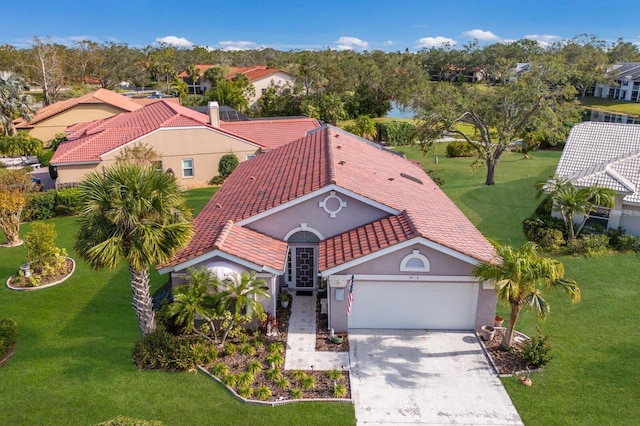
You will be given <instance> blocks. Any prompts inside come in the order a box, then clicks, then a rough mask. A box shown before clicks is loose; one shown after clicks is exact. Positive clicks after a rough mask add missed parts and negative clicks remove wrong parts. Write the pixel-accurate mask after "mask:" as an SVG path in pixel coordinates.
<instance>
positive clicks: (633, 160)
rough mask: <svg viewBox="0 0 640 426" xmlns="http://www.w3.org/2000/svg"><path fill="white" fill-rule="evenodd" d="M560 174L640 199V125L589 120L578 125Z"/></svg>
mask: <svg viewBox="0 0 640 426" xmlns="http://www.w3.org/2000/svg"><path fill="white" fill-rule="evenodd" d="M556 174H557V175H558V176H561V177H565V178H570V179H571V180H572V181H573V182H574V184H576V185H578V186H591V185H598V186H604V187H607V188H611V189H613V190H615V191H618V192H620V193H623V194H627V195H626V196H625V197H624V201H625V202H630V203H640V192H636V186H637V185H638V183H640V125H639V124H619V123H603V122H594V121H588V122H584V123H580V124H577V125H575V126H574V127H573V128H572V129H571V132H570V133H569V137H568V138H567V143H566V144H565V146H564V149H563V151H562V155H561V156H560V161H559V162H558V167H557V168H556Z"/></svg>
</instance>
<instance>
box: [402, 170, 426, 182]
mask: <svg viewBox="0 0 640 426" xmlns="http://www.w3.org/2000/svg"><path fill="white" fill-rule="evenodd" d="M400 176H402V177H403V178H405V179H409V180H411V181H413V182H416V183H419V184H420V185H424V184H423V183H422V181H421V180H420V179H418V178H417V177H413V176H411V175H408V174H406V173H400Z"/></svg>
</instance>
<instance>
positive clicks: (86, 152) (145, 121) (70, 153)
mask: <svg viewBox="0 0 640 426" xmlns="http://www.w3.org/2000/svg"><path fill="white" fill-rule="evenodd" d="M208 123H209V116H207V115H205V114H201V113H199V112H196V111H193V110H191V109H189V108H185V107H183V106H180V105H177V104H175V103H172V102H171V103H170V102H166V101H163V100H159V101H158V102H154V103H152V104H149V105H147V106H145V107H141V108H140V109H138V110H136V111H133V112H129V113H123V114H119V115H117V116H114V117H110V118H107V119H103V120H96V121H93V122H90V123H78V124H76V125H74V126H71V127H70V128H69V129H68V139H69V140H68V141H67V142H65V143H63V144H62V145H60V147H59V148H58V150H57V151H56V152H55V154H54V156H53V158H52V159H51V163H52V164H68V163H83V162H98V161H101V160H100V156H101V155H103V154H105V153H107V152H109V151H112V150H113V149H116V148H118V147H120V146H122V145H124V144H126V143H128V142H131V141H132V140H134V139H137V138H139V137H141V136H143V135H146V134H148V133H150V132H152V131H154V130H157V129H159V128H163V127H193V126H203V125H204V126H208V127H211V126H210V125H209V124H208ZM218 130H219V131H221V132H225V133H229V132H226V131H224V130H222V129H218ZM233 136H235V135H233Z"/></svg>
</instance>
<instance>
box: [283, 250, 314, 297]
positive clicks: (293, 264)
mask: <svg viewBox="0 0 640 426" xmlns="http://www.w3.org/2000/svg"><path fill="white" fill-rule="evenodd" d="M294 244H295V245H292V246H289V250H290V252H291V269H292V271H291V282H287V281H286V276H285V282H286V283H287V285H288V286H289V288H291V289H295V290H315V289H316V288H317V287H318V285H317V279H316V277H317V276H318V256H319V253H320V250H319V248H318V244H317V243H311V244H308V243H299V244H298V243H294ZM299 248H304V249H309V248H310V249H312V250H313V271H312V274H311V275H312V277H313V283H312V284H313V285H312V286H311V287H298V286H297V285H296V281H297V277H296V273H295V271H296V268H297V264H296V249H299Z"/></svg>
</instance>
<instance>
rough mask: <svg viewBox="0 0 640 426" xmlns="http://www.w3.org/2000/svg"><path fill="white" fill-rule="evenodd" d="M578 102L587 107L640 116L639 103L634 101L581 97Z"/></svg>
mask: <svg viewBox="0 0 640 426" xmlns="http://www.w3.org/2000/svg"><path fill="white" fill-rule="evenodd" d="M580 103H581V104H582V105H583V106H585V107H587V108H591V109H595V110H599V111H609V112H613V113H617V114H627V115H635V116H640V103H636V102H627V101H620V100H616V99H603V98H595V97H586V98H584V99H582V100H581V101H580Z"/></svg>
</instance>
